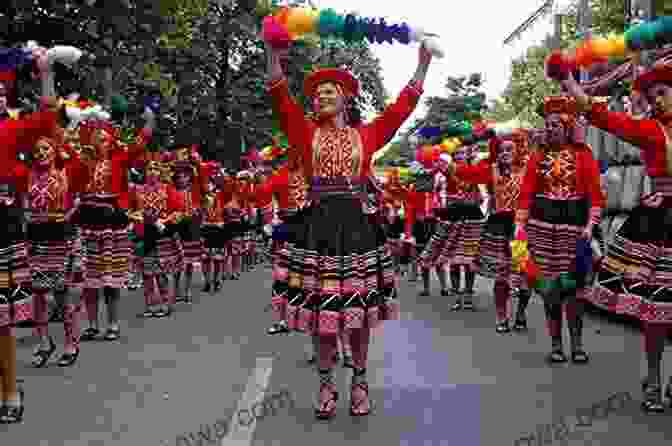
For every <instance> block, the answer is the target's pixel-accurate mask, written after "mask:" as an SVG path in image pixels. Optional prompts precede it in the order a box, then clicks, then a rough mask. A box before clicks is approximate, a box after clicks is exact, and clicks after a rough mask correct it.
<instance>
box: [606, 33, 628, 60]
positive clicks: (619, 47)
mask: <svg viewBox="0 0 672 446" xmlns="http://www.w3.org/2000/svg"><path fill="white" fill-rule="evenodd" d="M609 43H610V45H611V48H610V49H611V54H610V56H612V57H623V56H625V54H626V52H627V48H628V47H627V44H626V43H625V36H624V35H620V36H612V37H610V38H609Z"/></svg>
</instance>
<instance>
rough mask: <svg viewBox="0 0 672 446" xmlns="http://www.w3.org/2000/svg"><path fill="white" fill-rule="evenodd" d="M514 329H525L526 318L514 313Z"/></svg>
mask: <svg viewBox="0 0 672 446" xmlns="http://www.w3.org/2000/svg"><path fill="white" fill-rule="evenodd" d="M513 329H514V330H515V331H524V330H527V318H526V317H525V316H523V315H520V314H519V315H516V322H515V323H514V324H513Z"/></svg>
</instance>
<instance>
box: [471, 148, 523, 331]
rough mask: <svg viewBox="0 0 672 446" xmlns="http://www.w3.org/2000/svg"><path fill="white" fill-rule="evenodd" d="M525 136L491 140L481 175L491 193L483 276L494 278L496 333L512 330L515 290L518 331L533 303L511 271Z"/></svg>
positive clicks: (481, 262) (483, 239)
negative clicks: (514, 292) (514, 290)
mask: <svg viewBox="0 0 672 446" xmlns="http://www.w3.org/2000/svg"><path fill="white" fill-rule="evenodd" d="M525 142H526V137H525V136H524V135H519V136H517V137H515V142H514V141H513V140H511V139H507V140H504V139H500V138H494V139H491V140H490V163H489V164H486V165H485V166H484V167H485V168H484V169H483V171H482V172H481V175H482V178H481V179H479V180H478V182H479V183H481V184H486V183H487V184H488V185H489V187H490V189H491V191H492V194H491V196H492V200H491V201H490V207H491V213H490V216H489V217H488V221H487V223H486V225H485V228H484V231H483V234H482V235H481V242H480V255H479V262H478V263H479V266H480V273H481V274H482V275H483V276H485V277H489V278H492V279H494V281H495V283H494V288H493V294H494V296H495V309H496V313H497V325H496V330H497V333H508V332H510V331H511V317H510V309H509V304H510V300H511V294H512V290H513V289H514V288H517V289H518V290H519V304H518V310H517V312H516V321H515V324H514V327H513V328H514V329H515V330H523V329H525V328H527V318H526V309H527V305H528V303H529V301H530V296H531V294H530V291H529V288H528V287H527V284H526V283H525V281H522V280H519V278H520V275H518V274H514V273H513V271H512V269H511V262H512V259H511V240H513V231H514V215H515V210H516V206H517V205H518V198H519V196H520V185H521V183H522V179H523V176H524V174H525V167H526V165H527V161H528V159H529V152H528V150H527V144H525Z"/></svg>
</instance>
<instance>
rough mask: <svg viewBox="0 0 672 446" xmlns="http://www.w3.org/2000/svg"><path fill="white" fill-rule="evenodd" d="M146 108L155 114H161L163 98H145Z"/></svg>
mask: <svg viewBox="0 0 672 446" xmlns="http://www.w3.org/2000/svg"><path fill="white" fill-rule="evenodd" d="M144 105H145V107H147V108H149V109H150V110H152V112H154V113H159V111H160V110H161V97H160V96H148V97H146V98H145V104H144Z"/></svg>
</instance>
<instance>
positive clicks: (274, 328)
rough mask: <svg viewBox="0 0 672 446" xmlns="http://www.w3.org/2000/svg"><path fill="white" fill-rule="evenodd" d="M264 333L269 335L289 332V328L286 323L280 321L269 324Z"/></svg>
mask: <svg viewBox="0 0 672 446" xmlns="http://www.w3.org/2000/svg"><path fill="white" fill-rule="evenodd" d="M266 333H268V334H269V335H274V334H280V333H289V328H287V324H284V323H282V322H276V323H275V324H273V325H271V327H270V328H269V329H268V330H267V331H266Z"/></svg>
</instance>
